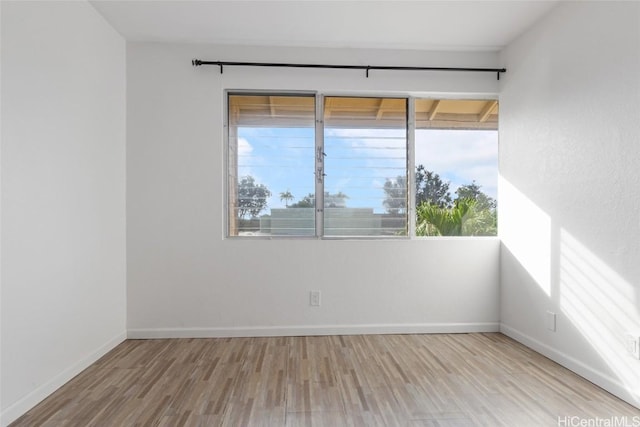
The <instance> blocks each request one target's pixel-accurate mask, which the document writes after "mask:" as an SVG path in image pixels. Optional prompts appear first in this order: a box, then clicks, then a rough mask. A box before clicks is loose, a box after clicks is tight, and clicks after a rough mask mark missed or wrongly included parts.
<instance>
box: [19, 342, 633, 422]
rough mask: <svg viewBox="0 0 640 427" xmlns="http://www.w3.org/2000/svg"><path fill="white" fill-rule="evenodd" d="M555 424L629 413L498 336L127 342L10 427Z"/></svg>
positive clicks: (615, 401)
mask: <svg viewBox="0 0 640 427" xmlns="http://www.w3.org/2000/svg"><path fill="white" fill-rule="evenodd" d="M564 416H577V417H582V418H591V419H593V418H596V417H599V418H602V419H605V418H611V417H624V416H626V417H629V418H628V419H633V417H640V410H639V409H638V408H634V407H633V406H631V405H628V404H627V403H625V402H623V401H621V400H619V399H617V398H615V397H614V396H612V395H611V394H609V393H607V392H606V391H604V390H602V389H600V388H598V387H597V386H595V385H593V384H592V383H590V382H589V381H587V380H585V379H583V378H580V377H579V376H577V375H576V374H574V373H572V372H571V371H569V370H567V369H566V368H563V367H561V366H559V365H557V364H556V363H554V362H552V361H551V360H549V359H547V358H545V357H544V356H541V355H540V354H538V353H536V352H534V351H532V350H531V349H528V348H527V347H524V346H522V345H521V344H519V343H517V342H515V341H513V340H511V339H510V338H508V337H506V336H504V335H501V334H497V333H496V334H453V335H452V334H434V335H370V336H357V335H355V336H321V337H277V338H219V339H172V340H128V341H125V342H124V343H122V344H121V345H119V346H118V347H116V348H115V349H113V350H112V351H111V352H109V353H108V354H107V355H105V356H104V357H103V358H101V359H100V360H98V361H97V362H96V363H94V364H93V365H92V366H90V367H89V368H87V369H86V370H85V371H84V372H82V373H81V374H80V375H78V376H77V377H75V378H73V379H72V380H71V381H69V382H68V383H67V384H66V385H65V386H63V387H62V388H60V389H59V390H57V391H56V392H55V393H53V394H52V395H51V396H50V397H49V398H47V399H46V400H44V401H43V402H42V403H41V404H39V405H38V406H36V407H35V408H33V409H32V410H31V411H29V412H28V413H26V414H25V415H24V416H22V417H21V418H20V419H18V420H16V421H15V422H14V423H13V424H11V426H12V427H23V426H28V427H33V426H45V427H49V426H55V427H62V426H64V427H75V426H78V427H80V426H81V427H86V426H100V427H103V426H105V427H108V426H172V427H173V426H194V427H195V426H201V427H207V426H331V427H339V426H463V427H466V426H492V427H493V426H509V427H512V426H547V425H548V426H556V425H557V422H558V417H564ZM639 419H640V418H639Z"/></svg>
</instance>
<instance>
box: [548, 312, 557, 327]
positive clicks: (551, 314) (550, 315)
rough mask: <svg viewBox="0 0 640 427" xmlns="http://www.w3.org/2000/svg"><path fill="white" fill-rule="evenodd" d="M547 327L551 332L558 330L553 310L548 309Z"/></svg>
mask: <svg viewBox="0 0 640 427" xmlns="http://www.w3.org/2000/svg"><path fill="white" fill-rule="evenodd" d="M547 329H548V330H550V331H551V332H555V331H556V314H555V313H554V312H553V311H547Z"/></svg>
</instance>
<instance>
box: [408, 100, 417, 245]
mask: <svg viewBox="0 0 640 427" xmlns="http://www.w3.org/2000/svg"><path fill="white" fill-rule="evenodd" d="M407 107H408V108H407V202H408V203H407V215H408V218H407V220H408V226H409V232H408V234H407V235H408V236H409V237H415V235H416V194H415V191H416V185H415V182H416V102H415V98H413V97H409V99H408V105H407Z"/></svg>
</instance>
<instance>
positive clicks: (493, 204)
mask: <svg viewBox="0 0 640 427" xmlns="http://www.w3.org/2000/svg"><path fill="white" fill-rule="evenodd" d="M416 126H417V129H416V135H415V162H416V182H415V186H416V187H415V188H416V235H418V236H495V235H497V213H496V212H497V185H498V130H497V129H498V110H497V102H496V101H493V100H490V101H479V100H473V101H459V100H417V101H416Z"/></svg>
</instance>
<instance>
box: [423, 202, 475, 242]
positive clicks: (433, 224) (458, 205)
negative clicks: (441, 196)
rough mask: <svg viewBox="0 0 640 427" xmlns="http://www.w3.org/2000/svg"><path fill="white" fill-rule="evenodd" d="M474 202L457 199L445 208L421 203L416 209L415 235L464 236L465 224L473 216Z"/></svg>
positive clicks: (465, 231) (465, 233)
mask: <svg viewBox="0 0 640 427" xmlns="http://www.w3.org/2000/svg"><path fill="white" fill-rule="evenodd" d="M475 204H476V201H475V200H471V199H458V200H456V201H455V203H454V205H453V207H451V208H446V207H440V206H438V205H435V204H432V203H428V202H423V203H421V204H420V206H418V207H417V209H416V213H417V224H416V234H417V235H418V236H464V235H469V234H467V232H468V230H467V229H466V227H465V223H466V222H467V221H469V220H471V219H472V218H473V217H474V216H475Z"/></svg>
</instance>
